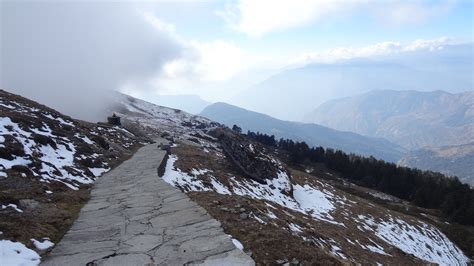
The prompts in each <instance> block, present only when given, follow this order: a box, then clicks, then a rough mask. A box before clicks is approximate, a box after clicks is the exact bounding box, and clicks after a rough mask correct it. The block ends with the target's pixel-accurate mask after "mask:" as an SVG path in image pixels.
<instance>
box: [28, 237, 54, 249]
mask: <svg viewBox="0 0 474 266" xmlns="http://www.w3.org/2000/svg"><path fill="white" fill-rule="evenodd" d="M31 242H33V245H34V246H35V247H36V248H37V249H39V250H45V249H48V248H50V247H53V246H54V243H53V242H51V241H50V240H49V238H47V237H45V238H43V241H38V240H36V239H34V238H32V239H31Z"/></svg>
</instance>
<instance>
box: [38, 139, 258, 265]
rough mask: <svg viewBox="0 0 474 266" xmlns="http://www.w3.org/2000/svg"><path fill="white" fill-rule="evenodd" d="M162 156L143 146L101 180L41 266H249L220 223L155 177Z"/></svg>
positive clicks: (155, 147) (248, 261)
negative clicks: (87, 265)
mask: <svg viewBox="0 0 474 266" xmlns="http://www.w3.org/2000/svg"><path fill="white" fill-rule="evenodd" d="M160 141H164V140H160ZM164 155H165V152H164V151H161V150H160V149H158V148H157V144H152V145H147V146H145V147H143V148H141V149H140V150H139V151H138V152H137V153H136V154H135V155H134V156H133V157H132V158H131V159H130V160H128V161H125V162H124V163H122V164H121V165H120V166H119V167H117V168H115V169H114V170H112V171H110V172H109V173H107V174H105V175H103V176H102V177H100V178H99V179H98V180H97V182H96V183H95V185H94V187H93V189H92V191H91V199H90V201H89V202H88V203H87V204H86V205H85V206H84V208H83V209H82V210H81V212H80V214H79V218H78V219H77V220H76V221H75V222H74V224H73V226H72V227H71V229H70V230H69V232H68V233H67V234H66V235H65V236H64V238H63V239H62V240H61V242H60V243H58V244H57V245H56V247H55V248H54V249H53V251H52V252H51V253H50V255H49V256H48V257H47V258H46V260H45V262H44V263H43V265H86V264H89V265H114V266H115V265H183V264H203V265H253V264H254V262H253V260H252V259H251V258H250V257H249V256H247V255H246V254H245V253H243V252H242V251H240V250H238V249H236V248H235V246H234V245H233V244H232V242H231V239H230V238H229V236H227V235H226V234H225V233H224V232H223V230H222V228H221V226H220V223H219V222H218V221H216V220H214V219H213V218H211V217H210V216H209V215H208V214H207V213H206V211H205V210H204V209H203V208H201V207H200V206H198V205H197V204H196V203H194V202H193V201H191V200H190V199H189V198H188V197H187V196H186V195H185V194H184V193H182V192H181V191H179V190H177V189H176V188H174V187H172V186H170V185H169V184H167V183H166V182H164V181H163V180H162V179H161V178H159V177H158V174H157V168H158V165H159V164H160V162H161V161H162V159H163V157H164Z"/></svg>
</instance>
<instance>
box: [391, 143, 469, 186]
mask: <svg viewBox="0 0 474 266" xmlns="http://www.w3.org/2000/svg"><path fill="white" fill-rule="evenodd" d="M399 164H400V165H403V166H408V167H416V168H419V169H423V170H431V171H436V172H441V173H443V174H446V175H450V176H457V177H459V179H460V180H461V181H463V182H465V183H468V184H471V185H474V142H472V143H468V144H463V145H455V146H445V147H440V148H424V149H420V150H416V151H412V152H410V153H408V155H406V156H405V157H403V158H402V159H401V160H400V161H399Z"/></svg>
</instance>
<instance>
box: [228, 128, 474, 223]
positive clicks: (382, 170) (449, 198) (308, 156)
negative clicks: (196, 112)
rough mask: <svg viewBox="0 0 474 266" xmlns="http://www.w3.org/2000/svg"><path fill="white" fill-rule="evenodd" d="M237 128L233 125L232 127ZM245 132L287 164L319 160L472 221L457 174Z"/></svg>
mask: <svg viewBox="0 0 474 266" xmlns="http://www.w3.org/2000/svg"><path fill="white" fill-rule="evenodd" d="M236 129H237V130H238V129H239V128H238V127H237V128H236V127H234V130H236ZM247 136H248V137H249V138H251V139H253V140H255V141H258V142H260V143H262V144H264V145H268V146H271V147H275V148H278V149H280V150H283V151H285V152H287V153H288V160H289V163H290V165H300V164H308V163H322V164H324V165H325V166H326V167H327V168H328V169H331V170H334V171H336V172H339V173H340V174H341V177H342V178H344V179H347V180H349V181H351V182H353V183H355V184H357V185H361V186H364V187H368V188H373V189H376V190H378V191H381V192H384V193H387V194H390V195H393V196H396V197H398V198H401V199H404V200H407V201H410V202H412V203H413V204H415V205H416V206H419V207H423V208H432V209H439V210H440V211H441V212H442V213H443V215H444V216H446V217H447V218H448V219H450V220H451V221H454V222H458V223H460V224H466V225H474V190H473V189H472V188H470V187H469V185H467V184H463V183H461V182H460V181H459V179H458V178H457V177H447V176H445V175H443V174H441V173H436V172H431V171H422V170H419V169H413V168H408V167H399V166H397V165H396V164H394V163H388V162H385V161H383V160H378V159H375V158H374V157H363V156H360V155H356V154H347V153H345V152H343V151H340V150H334V149H330V148H326V149H325V148H323V147H309V146H308V144H306V143H305V142H304V141H303V142H299V141H293V140H290V139H280V140H276V139H275V136H273V135H271V136H270V135H267V134H262V133H258V132H257V133H255V132H251V131H248V132H247Z"/></svg>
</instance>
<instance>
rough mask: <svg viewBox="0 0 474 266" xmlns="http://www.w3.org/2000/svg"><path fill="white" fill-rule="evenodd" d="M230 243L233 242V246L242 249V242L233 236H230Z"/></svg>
mask: <svg viewBox="0 0 474 266" xmlns="http://www.w3.org/2000/svg"><path fill="white" fill-rule="evenodd" d="M232 243H234V246H235V247H236V248H238V249H240V250H242V251H243V250H244V245H242V243H240V241H239V240H237V239H235V238H232Z"/></svg>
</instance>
